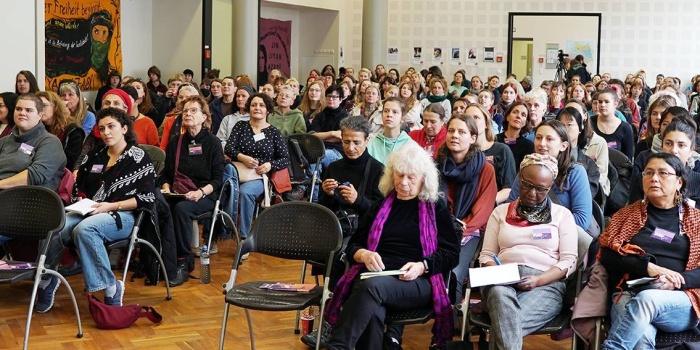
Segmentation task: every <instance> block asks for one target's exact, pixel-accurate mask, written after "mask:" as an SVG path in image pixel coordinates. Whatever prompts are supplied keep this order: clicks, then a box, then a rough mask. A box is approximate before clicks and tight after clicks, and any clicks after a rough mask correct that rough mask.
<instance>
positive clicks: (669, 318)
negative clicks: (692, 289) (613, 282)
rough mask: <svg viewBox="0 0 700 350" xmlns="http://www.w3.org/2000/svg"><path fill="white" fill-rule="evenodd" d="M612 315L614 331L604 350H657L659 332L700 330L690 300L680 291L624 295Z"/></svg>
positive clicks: (648, 291)
mask: <svg viewBox="0 0 700 350" xmlns="http://www.w3.org/2000/svg"><path fill="white" fill-rule="evenodd" d="M618 294H619V293H615V294H614V295H613V300H615V298H617V295H618ZM610 313H611V317H612V327H610V332H608V338H607V339H606V340H605V342H604V343H603V346H602V349H653V348H654V345H655V340H656V331H657V329H660V330H662V331H664V332H669V333H675V332H682V331H685V330H688V329H692V328H697V327H698V317H697V316H696V315H695V311H694V310H693V305H692V304H691V303H690V299H689V298H688V296H687V295H686V294H685V293H684V292H683V291H679V290H660V289H648V290H645V291H641V292H639V293H638V294H637V295H632V294H631V293H630V292H622V296H621V297H620V300H619V301H618V302H617V303H613V306H612V309H611V311H610Z"/></svg>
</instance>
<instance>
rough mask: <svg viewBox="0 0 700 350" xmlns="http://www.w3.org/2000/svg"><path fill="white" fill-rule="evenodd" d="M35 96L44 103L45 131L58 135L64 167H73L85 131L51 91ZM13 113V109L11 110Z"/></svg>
mask: <svg viewBox="0 0 700 350" xmlns="http://www.w3.org/2000/svg"><path fill="white" fill-rule="evenodd" d="M36 96H37V97H39V98H41V101H42V102H43V103H44V110H43V111H42V112H43V113H44V115H43V117H42V118H41V121H42V122H43V123H44V127H45V128H46V131H48V132H50V133H51V134H53V135H55V136H56V137H58V139H59V140H60V141H61V145H63V153H64V154H65V156H66V168H68V169H73V166H75V162H76V161H77V160H78V156H79V155H80V150H81V149H82V147H83V140H85V131H83V129H82V128H81V127H80V125H78V124H76V123H75V122H74V121H73V117H71V115H70V112H69V111H68V108H66V104H65V103H64V102H63V101H62V100H61V98H60V97H58V95H56V94H55V93H54V92H52V91H39V92H37V93H36ZM13 113H14V111H13Z"/></svg>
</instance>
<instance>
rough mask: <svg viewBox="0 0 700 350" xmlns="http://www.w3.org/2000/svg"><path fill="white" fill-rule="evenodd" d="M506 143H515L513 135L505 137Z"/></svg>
mask: <svg viewBox="0 0 700 350" xmlns="http://www.w3.org/2000/svg"><path fill="white" fill-rule="evenodd" d="M505 141H506V145H514V144H515V143H516V141H517V140H516V139H515V138H514V137H506V140H505Z"/></svg>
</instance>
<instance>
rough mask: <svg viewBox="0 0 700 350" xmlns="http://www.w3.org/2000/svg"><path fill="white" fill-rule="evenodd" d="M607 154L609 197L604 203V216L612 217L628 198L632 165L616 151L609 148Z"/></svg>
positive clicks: (625, 203) (622, 154)
mask: <svg viewBox="0 0 700 350" xmlns="http://www.w3.org/2000/svg"><path fill="white" fill-rule="evenodd" d="M608 154H609V158H610V163H609V164H608V178H609V179H610V195H609V196H608V198H607V200H606V201H605V216H612V214H614V213H616V212H617V211H618V210H620V209H622V208H624V207H625V206H626V205H627V202H628V200H629V197H630V183H631V182H632V168H633V165H632V162H631V161H630V159H629V158H627V156H626V155H625V154H624V153H622V152H620V151H618V150H616V149H612V148H609V149H608Z"/></svg>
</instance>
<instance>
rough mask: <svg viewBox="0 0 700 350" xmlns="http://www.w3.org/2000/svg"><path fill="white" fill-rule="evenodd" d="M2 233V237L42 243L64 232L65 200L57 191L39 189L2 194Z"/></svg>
mask: <svg viewBox="0 0 700 350" xmlns="http://www.w3.org/2000/svg"><path fill="white" fill-rule="evenodd" d="M0 203H3V206H2V210H0V233H1V234H2V235H3V236H7V237H12V238H17V239H24V240H40V239H47V238H50V235H51V234H53V233H55V232H58V231H60V230H61V229H63V225H64V224H65V218H66V216H65V212H64V208H63V201H61V198H60V197H58V194H56V192H54V191H51V190H49V189H47V188H45V187H40V186H19V187H14V188H10V189H7V190H4V191H2V192H0Z"/></svg>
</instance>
